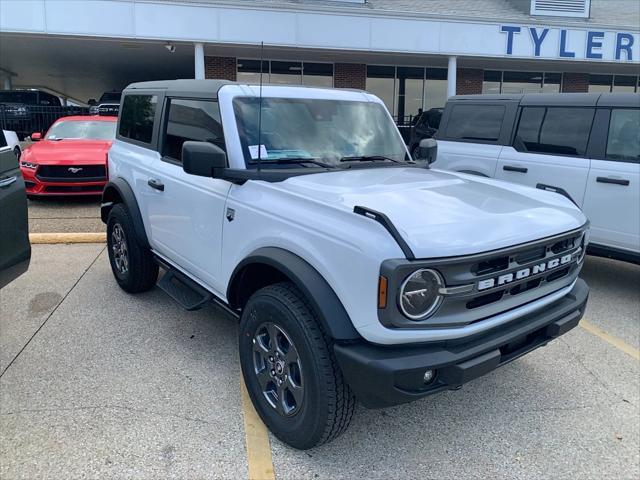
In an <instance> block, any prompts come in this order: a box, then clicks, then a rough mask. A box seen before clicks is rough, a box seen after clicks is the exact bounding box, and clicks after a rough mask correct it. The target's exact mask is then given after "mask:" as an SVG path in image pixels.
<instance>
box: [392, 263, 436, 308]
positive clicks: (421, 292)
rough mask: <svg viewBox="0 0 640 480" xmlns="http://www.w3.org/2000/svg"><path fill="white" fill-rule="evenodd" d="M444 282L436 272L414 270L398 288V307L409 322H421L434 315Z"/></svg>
mask: <svg viewBox="0 0 640 480" xmlns="http://www.w3.org/2000/svg"><path fill="white" fill-rule="evenodd" d="M442 287H444V281H443V280H442V277H441V276H440V274H439V273H438V272H436V271H435V270H431V269H429V268H422V269H420V270H416V271H415V272H413V273H412V274H411V275H409V276H408V277H407V278H406V279H405V281H404V282H403V283H402V286H401V287H400V298H399V302H398V303H399V304H400V305H399V307H400V310H401V311H402V313H403V314H404V315H405V316H406V317H407V318H409V319H411V320H423V319H425V318H427V317H429V316H431V315H433V314H434V313H435V311H436V310H437V309H438V307H439V306H440V304H441V303H442V296H441V295H440V288H442Z"/></svg>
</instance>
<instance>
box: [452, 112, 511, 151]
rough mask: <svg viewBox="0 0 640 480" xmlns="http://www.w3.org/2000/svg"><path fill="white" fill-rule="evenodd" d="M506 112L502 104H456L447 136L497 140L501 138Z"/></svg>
mask: <svg viewBox="0 0 640 480" xmlns="http://www.w3.org/2000/svg"><path fill="white" fill-rule="evenodd" d="M504 114H505V107H504V106H502V105H454V106H453V109H452V110H451V116H450V117H449V122H448V124H447V133H446V137H447V138H451V139H460V140H478V141H481V142H482V141H488V142H495V141H497V140H498V138H500V130H501V129H502V120H503V119H504Z"/></svg>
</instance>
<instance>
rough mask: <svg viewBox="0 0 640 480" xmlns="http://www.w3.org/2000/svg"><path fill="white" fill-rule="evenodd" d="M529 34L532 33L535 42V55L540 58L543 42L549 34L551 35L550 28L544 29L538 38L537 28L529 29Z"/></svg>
mask: <svg viewBox="0 0 640 480" xmlns="http://www.w3.org/2000/svg"><path fill="white" fill-rule="evenodd" d="M529 32H531V39H532V40H533V46H534V55H535V56H536V57H539V56H540V47H542V42H543V41H544V39H545V37H546V36H547V33H549V29H548V28H543V29H542V34H541V35H539V36H538V29H537V28H533V27H531V28H529Z"/></svg>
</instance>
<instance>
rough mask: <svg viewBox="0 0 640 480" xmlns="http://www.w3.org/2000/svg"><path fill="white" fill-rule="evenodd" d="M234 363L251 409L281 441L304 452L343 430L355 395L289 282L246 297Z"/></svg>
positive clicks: (328, 343)
mask: <svg viewBox="0 0 640 480" xmlns="http://www.w3.org/2000/svg"><path fill="white" fill-rule="evenodd" d="M240 362H241V366H242V373H243V376H244V381H245V384H246V386H247V391H248V393H249V396H250V397H251V401H252V402H253V405H254V407H255V408H256V411H257V412H258V414H259V415H260V417H261V418H262V420H263V422H264V423H265V424H266V425H267V427H268V428H269V429H270V430H271V431H272V432H273V434H274V435H275V436H276V437H278V438H279V439H280V440H282V441H283V442H285V443H287V444H289V445H291V446H292V447H294V448H298V449H301V450H305V449H308V448H312V447H315V446H317V445H321V444H323V443H326V442H328V441H331V440H333V439H334V438H336V437H337V436H338V435H340V434H341V433H342V432H344V431H345V430H346V428H347V427H348V426H349V423H350V421H351V418H352V416H353V411H354V407H355V397H354V395H353V393H352V392H351V389H350V388H349V386H348V385H347V384H346V383H345V381H344V378H343V376H342V372H341V371H340V369H339V367H338V365H337V363H336V359H335V357H334V354H333V349H332V345H331V339H330V338H329V337H327V335H325V334H324V333H323V331H322V330H321V328H320V326H319V325H318V322H317V319H316V316H315V313H314V311H313V309H312V308H311V307H310V306H309V304H308V302H307V301H306V299H305V298H304V296H303V295H302V293H301V292H300V291H299V290H298V289H297V288H296V287H295V286H294V285H293V284H291V283H289V282H282V283H278V284H275V285H269V286H267V287H264V288H262V289H260V290H258V291H257V292H256V293H254V294H253V295H252V296H251V298H250V299H249V302H248V303H247V305H246V307H245V309H244V310H243V312H242V318H241V321H240Z"/></svg>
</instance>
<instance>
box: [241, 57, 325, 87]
mask: <svg viewBox="0 0 640 480" xmlns="http://www.w3.org/2000/svg"><path fill="white" fill-rule="evenodd" d="M237 65H238V66H237V80H238V82H240V83H250V84H257V83H260V60H246V59H241V60H238V64H237ZM262 81H263V83H275V84H286V85H309V86H315V87H329V88H330V87H333V64H332V63H312V62H285V61H277V60H264V61H263V62H262Z"/></svg>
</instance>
